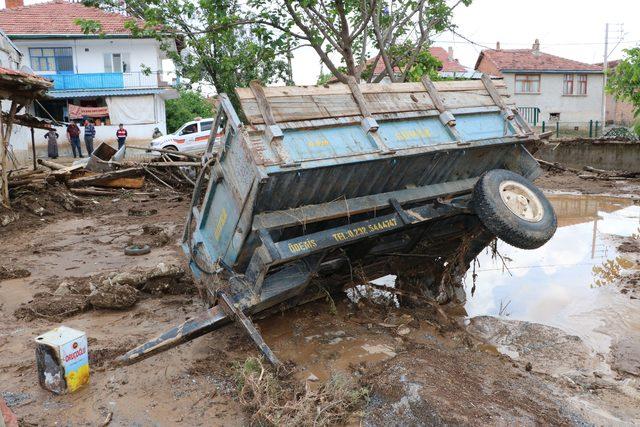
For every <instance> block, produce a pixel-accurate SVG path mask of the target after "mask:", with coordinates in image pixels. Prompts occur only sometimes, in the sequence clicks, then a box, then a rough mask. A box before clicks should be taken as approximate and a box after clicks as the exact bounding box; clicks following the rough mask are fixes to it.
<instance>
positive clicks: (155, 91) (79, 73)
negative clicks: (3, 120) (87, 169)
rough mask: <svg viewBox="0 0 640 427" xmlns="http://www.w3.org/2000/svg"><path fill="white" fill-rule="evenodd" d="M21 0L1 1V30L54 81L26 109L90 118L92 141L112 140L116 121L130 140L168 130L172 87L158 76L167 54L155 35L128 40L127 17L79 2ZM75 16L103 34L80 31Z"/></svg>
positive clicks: (19, 144)
mask: <svg viewBox="0 0 640 427" xmlns="http://www.w3.org/2000/svg"><path fill="white" fill-rule="evenodd" d="M22 2H23V0H8V1H7V9H3V10H0V29H2V30H3V31H4V32H5V33H6V34H7V36H8V37H9V39H10V40H11V41H12V42H13V44H14V45H15V47H17V48H18V49H19V50H21V51H22V54H23V58H22V62H23V64H24V65H26V66H27V67H29V68H30V69H31V70H33V71H34V72H35V73H37V74H39V75H41V76H43V77H46V78H48V79H51V80H53V82H54V86H53V89H52V90H50V91H49V93H48V99H46V100H43V101H40V102H39V103H36V104H35V106H33V107H31V110H30V111H29V113H31V114H34V115H35V116H37V117H45V118H53V119H55V120H56V121H59V122H69V121H76V122H82V121H83V119H86V118H91V119H93V120H94V121H95V124H96V131H97V133H96V141H97V142H100V141H113V140H114V139H115V132H116V128H117V126H118V124H119V123H123V124H124V125H125V127H126V128H127V130H128V132H129V140H131V141H136V140H139V141H148V140H149V139H150V138H151V135H152V134H153V130H154V128H156V127H158V128H159V129H160V130H161V131H162V132H163V133H166V118H165V100H167V99H171V98H175V97H177V92H176V90H175V89H173V88H172V87H170V86H169V84H168V83H166V82H165V81H164V80H163V66H162V62H163V60H165V59H166V57H165V56H164V53H163V51H162V50H161V49H160V43H159V42H158V41H157V40H155V39H151V38H135V37H133V36H132V35H131V33H130V31H129V30H128V29H127V28H126V26H125V23H126V22H127V21H128V20H131V19H132V18H130V17H126V16H123V15H120V14H117V13H108V12H105V11H103V10H101V9H97V8H92V7H86V6H84V5H83V4H82V3H77V2H65V1H62V0H55V1H53V2H48V3H38V4H33V5H29V6H24V5H23V4H22ZM79 18H80V19H86V20H94V21H97V22H98V23H100V24H101V27H102V28H101V34H84V33H83V31H82V29H81V27H80V26H79V25H77V24H76V19H79ZM60 130H61V131H62V132H61V135H63V134H64V130H63V129H60ZM23 133H24V132H23ZM63 139H64V138H63ZM36 140H37V141H38V142H40V141H41V140H43V137H42V136H41V135H40V136H37V137H36ZM13 141H15V142H14V144H13V145H14V150H15V151H21V150H24V149H26V144H27V143H30V135H28V137H27V135H26V134H25V135H24V137H20V136H18V137H14V139H13Z"/></svg>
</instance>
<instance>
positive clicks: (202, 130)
mask: <svg viewBox="0 0 640 427" xmlns="http://www.w3.org/2000/svg"><path fill="white" fill-rule="evenodd" d="M212 125H213V120H202V121H201V122H199V123H198V135H197V136H196V140H195V145H194V147H195V148H194V151H198V152H204V150H206V149H207V142H208V141H209V134H210V133H211V126H212Z"/></svg>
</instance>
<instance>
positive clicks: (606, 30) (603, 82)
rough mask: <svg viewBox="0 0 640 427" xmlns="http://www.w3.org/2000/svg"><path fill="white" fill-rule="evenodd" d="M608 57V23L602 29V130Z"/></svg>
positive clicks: (604, 119)
mask: <svg viewBox="0 0 640 427" xmlns="http://www.w3.org/2000/svg"><path fill="white" fill-rule="evenodd" d="M608 58H609V23H608V22H607V24H606V25H605V30H604V60H603V61H602V70H603V71H604V75H603V78H602V119H601V120H602V121H601V122H600V123H602V129H603V130H604V126H605V124H606V123H607V92H606V87H607V60H608Z"/></svg>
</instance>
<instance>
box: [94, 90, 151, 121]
mask: <svg viewBox="0 0 640 427" xmlns="http://www.w3.org/2000/svg"><path fill="white" fill-rule="evenodd" d="M106 100H107V106H108V107H109V117H110V118H111V123H112V124H119V123H123V124H125V125H127V124H129V125H133V124H142V123H155V121H156V119H155V105H154V104H155V100H154V97H153V95H143V96H108V97H107V98H106Z"/></svg>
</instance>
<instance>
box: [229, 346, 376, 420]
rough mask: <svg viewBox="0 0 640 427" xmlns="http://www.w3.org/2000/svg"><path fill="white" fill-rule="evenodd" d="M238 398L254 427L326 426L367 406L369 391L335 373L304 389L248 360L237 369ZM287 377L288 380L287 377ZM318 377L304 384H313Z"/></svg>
mask: <svg viewBox="0 0 640 427" xmlns="http://www.w3.org/2000/svg"><path fill="white" fill-rule="evenodd" d="M236 371H237V372H236V378H237V383H238V389H239V392H238V399H239V401H240V403H241V404H242V405H243V406H244V407H245V409H246V410H247V411H248V412H250V413H251V414H252V416H251V418H252V421H253V422H254V423H255V424H256V425H274V426H275V425H285V426H329V425H336V424H342V423H347V422H348V421H349V417H350V416H351V415H352V414H353V413H354V412H355V411H356V410H357V409H359V408H360V407H361V406H362V405H363V404H364V403H366V401H367V399H368V396H369V390H368V389H367V388H366V387H359V386H357V385H356V384H354V383H353V382H352V381H350V380H349V379H348V378H347V377H345V376H343V375H338V374H334V375H333V376H332V377H331V378H329V379H328V380H327V381H326V382H324V383H323V384H321V385H320V386H318V387H312V386H310V385H309V384H308V383H307V384H305V386H304V388H303V387H302V386H301V385H300V384H299V383H298V382H296V381H292V379H291V378H290V375H288V376H287V375H286V374H285V375H281V377H280V378H279V377H278V376H277V375H276V374H274V373H273V372H272V371H271V370H270V369H268V368H267V367H265V366H264V365H263V363H262V361H261V360H260V359H258V358H255V357H250V358H248V359H247V360H246V361H245V362H244V363H243V364H239V365H238V366H237V367H236ZM287 377H289V378H287ZM317 380H318V378H317V377H315V376H314V377H313V378H310V379H308V380H307V381H308V382H309V381H311V382H315V381H317Z"/></svg>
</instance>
